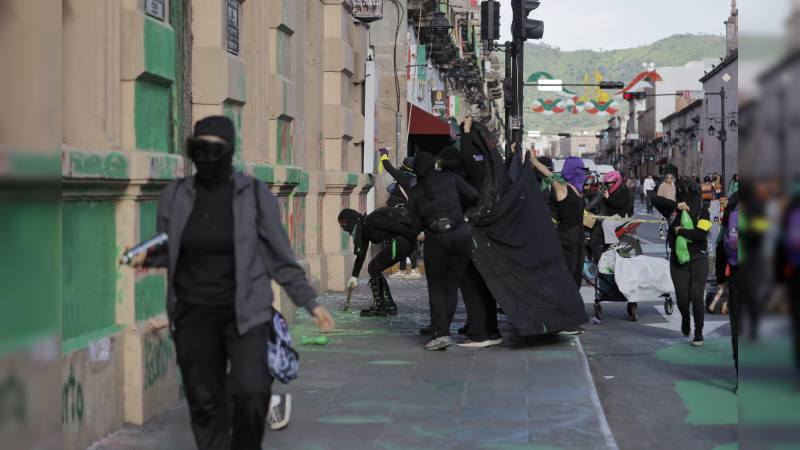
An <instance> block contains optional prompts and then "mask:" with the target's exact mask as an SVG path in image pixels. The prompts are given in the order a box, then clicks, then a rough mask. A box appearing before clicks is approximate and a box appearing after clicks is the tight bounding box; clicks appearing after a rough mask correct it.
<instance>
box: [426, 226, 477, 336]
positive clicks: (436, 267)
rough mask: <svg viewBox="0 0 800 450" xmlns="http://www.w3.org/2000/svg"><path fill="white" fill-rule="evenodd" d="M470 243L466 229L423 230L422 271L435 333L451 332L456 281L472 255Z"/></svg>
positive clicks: (456, 294)
mask: <svg viewBox="0 0 800 450" xmlns="http://www.w3.org/2000/svg"><path fill="white" fill-rule="evenodd" d="M462 227H464V228H466V226H465V225H462ZM471 245H472V236H471V235H470V234H469V232H468V231H466V230H461V229H457V230H455V231H451V232H449V233H441V234H435V233H425V273H426V276H427V279H428V301H429V302H430V308H431V324H432V325H433V332H434V337H440V336H450V324H451V323H452V322H453V316H454V315H455V313H456V306H457V305H458V285H459V283H460V282H461V278H462V276H463V275H464V270H465V269H466V267H467V264H468V263H469V261H470V258H471V254H472V248H471V247H470V246H471Z"/></svg>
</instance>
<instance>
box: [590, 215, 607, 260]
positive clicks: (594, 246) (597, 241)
mask: <svg viewBox="0 0 800 450" xmlns="http://www.w3.org/2000/svg"><path fill="white" fill-rule="evenodd" d="M605 243H606V238H605V235H604V234H603V222H602V221H601V220H598V221H597V222H596V223H595V224H594V227H592V231H590V234H589V250H590V251H591V255H589V257H590V258H592V259H593V260H594V262H600V256H601V255H602V254H603V245H604V244H605Z"/></svg>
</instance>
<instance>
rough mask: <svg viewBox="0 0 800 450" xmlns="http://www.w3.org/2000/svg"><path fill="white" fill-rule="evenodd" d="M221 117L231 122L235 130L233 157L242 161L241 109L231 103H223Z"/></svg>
mask: <svg viewBox="0 0 800 450" xmlns="http://www.w3.org/2000/svg"><path fill="white" fill-rule="evenodd" d="M222 115H223V116H225V117H227V118H228V119H230V120H231V122H233V126H234V128H236V145H235V146H234V150H233V151H234V153H233V157H234V159H236V160H241V159H242V107H241V106H239V105H234V104H231V103H223V105H222Z"/></svg>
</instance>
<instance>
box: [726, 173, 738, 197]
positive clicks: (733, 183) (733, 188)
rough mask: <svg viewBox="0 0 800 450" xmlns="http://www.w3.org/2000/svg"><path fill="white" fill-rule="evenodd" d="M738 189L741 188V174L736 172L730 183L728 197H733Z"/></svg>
mask: <svg viewBox="0 0 800 450" xmlns="http://www.w3.org/2000/svg"><path fill="white" fill-rule="evenodd" d="M738 190H739V174H738V173H735V174H733V177H732V178H731V183H730V185H728V197H731V196H732V195H733V194H735V193H736V192H737V191H738Z"/></svg>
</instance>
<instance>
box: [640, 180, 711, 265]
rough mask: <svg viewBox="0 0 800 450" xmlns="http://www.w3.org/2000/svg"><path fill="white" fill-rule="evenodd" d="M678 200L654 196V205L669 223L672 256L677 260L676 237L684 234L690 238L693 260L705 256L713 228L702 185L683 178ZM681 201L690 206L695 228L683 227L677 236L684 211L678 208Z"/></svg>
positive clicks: (689, 246)
mask: <svg viewBox="0 0 800 450" xmlns="http://www.w3.org/2000/svg"><path fill="white" fill-rule="evenodd" d="M676 189H677V201H674V200H671V199H668V198H665V197H661V196H658V195H655V196H653V199H652V202H653V206H654V207H655V208H656V209H657V210H658V212H660V213H661V214H662V215H663V216H664V217H666V219H667V222H668V224H669V233H668V236H669V247H670V249H672V258H673V259H675V260H676V261H677V258H676V256H675V238H676V237H677V236H683V237H685V238H686V239H688V240H689V241H690V242H689V245H688V246H687V248H688V249H689V255H690V257H691V259H692V260H695V259H697V258H705V257H706V254H707V249H708V242H707V241H708V230H709V229H711V225H712V223H711V215H710V213H709V212H708V208H703V202H702V192H700V186H699V185H698V184H697V183H695V182H694V181H693V180H688V179H685V180H681V181H679V182H678V184H677V186H676ZM679 203H686V205H687V206H689V217H691V219H692V225H693V226H694V229H693V230H688V229H686V228H681V230H680V231H679V232H678V234H677V236H676V234H675V231H674V230H675V228H677V227H679V226H681V219H680V216H681V215H682V213H683V211H681V210H679V209H678V204H679Z"/></svg>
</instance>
